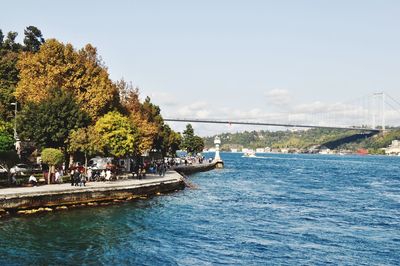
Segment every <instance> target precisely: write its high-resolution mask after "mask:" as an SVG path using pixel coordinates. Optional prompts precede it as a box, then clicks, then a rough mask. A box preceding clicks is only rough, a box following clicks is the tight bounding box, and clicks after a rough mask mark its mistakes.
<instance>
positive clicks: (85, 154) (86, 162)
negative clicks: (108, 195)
mask: <svg viewBox="0 0 400 266" xmlns="http://www.w3.org/2000/svg"><path fill="white" fill-rule="evenodd" d="M85 175H87V153H86V152H85Z"/></svg>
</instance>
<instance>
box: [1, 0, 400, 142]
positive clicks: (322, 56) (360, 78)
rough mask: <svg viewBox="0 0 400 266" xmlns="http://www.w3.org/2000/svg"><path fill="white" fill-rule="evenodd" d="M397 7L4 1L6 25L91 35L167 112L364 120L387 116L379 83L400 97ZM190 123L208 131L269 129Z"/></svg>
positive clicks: (49, 34)
mask: <svg viewBox="0 0 400 266" xmlns="http://www.w3.org/2000/svg"><path fill="white" fill-rule="evenodd" d="M398 14H400V1H389V0H379V1H378V0H375V1H372V0H358V1H357V0H353V1H351V0H345V1H341V0H336V1H328V0H320V1H315V0H313V1H312V0H309V1H306V0H292V1H289V0H280V1H267V0H264V1H255V0H254V1H251V0H248V1H245V0H242V1H236V0H230V1H228V0H226V1H224V0H214V1H209V0H201V1H200V0H199V1H191V0H186V1H184V0H182V1H176V0H170V1H152V0H147V1H132V0H131V1H100V0H97V1H93V0H86V1H77V0H69V1H48V0H46V1H45V0H38V1H23V0H20V1H6V2H4V3H2V4H1V9H0V29H2V30H3V32H8V31H11V30H12V31H17V32H19V34H20V36H19V37H20V38H19V41H22V38H23V37H22V36H23V30H24V28H25V27H27V26H30V25H34V26H36V27H38V28H39V29H40V30H41V31H42V33H43V36H44V37H45V38H56V39H58V40H60V41H62V42H65V43H67V42H68V43H72V44H73V45H74V46H75V47H76V48H77V49H79V48H81V47H83V46H84V45H85V44H87V43H91V44H93V45H94V46H96V47H97V48H98V52H99V54H100V55H101V57H102V59H103V61H104V62H105V64H106V65H107V67H108V68H109V73H110V77H111V79H113V80H119V79H121V78H124V79H125V80H126V81H131V82H132V84H133V85H134V86H137V87H139V89H140V92H141V95H142V97H145V96H147V95H148V96H150V97H151V99H152V101H153V102H154V103H155V104H157V105H159V106H160V108H161V110H162V114H163V116H164V117H169V118H204V119H205V118H207V119H226V120H236V121H237V120H242V121H260V122H288V121H289V122H298V123H307V122H308V123H310V121H311V122H312V123H318V124H329V123H339V124H340V123H347V124H349V123H352V124H356V123H363V122H362V121H363V120H362V119H364V118H365V120H368V121H372V120H373V119H372V117H373V116H372V113H373V112H372V111H371V106H375V108H374V109H376V110H377V111H376V112H375V113H376V114H375V117H376V121H377V123H379V121H378V120H379V119H381V116H380V115H379V112H380V114H382V111H381V109H380V107H379V99H377V97H375V98H373V97H372V96H371V95H372V94H373V93H374V92H381V91H384V92H386V93H387V94H388V95H390V96H391V97H393V98H394V99H395V100H396V101H397V102H400V75H399V70H400V34H399V33H400V32H399V31H400V30H399V29H400V16H399V15H398ZM374 99H375V100H374ZM386 99H387V100H388V101H390V98H388V97H386ZM396 101H393V100H392V101H391V106H387V107H386V112H385V114H386V121H387V122H388V123H389V124H392V125H400V111H398V110H400V104H398V103H396ZM367 107H369V109H368V110H369V111H367ZM372 109H373V108H372ZM310 119H311V120H310ZM338 121H339V122H338ZM371 123H372V122H371ZM171 126H172V127H173V128H174V129H176V130H178V131H180V130H182V129H183V128H184V126H185V125H184V124H180V123H171ZM193 126H194V128H195V130H196V131H197V132H198V133H199V134H200V135H203V136H206V135H212V134H216V133H220V132H235V131H241V130H254V129H256V130H257V129H260V130H261V129H266V128H254V127H248V126H247V127H243V126H230V125H205V124H193Z"/></svg>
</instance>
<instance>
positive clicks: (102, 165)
mask: <svg viewBox="0 0 400 266" xmlns="http://www.w3.org/2000/svg"><path fill="white" fill-rule="evenodd" d="M116 165H117V161H116V160H115V159H114V158H113V157H95V158H92V159H90V160H89V162H88V168H90V169H92V170H105V169H107V168H111V169H114V168H116Z"/></svg>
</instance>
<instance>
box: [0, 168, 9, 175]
mask: <svg viewBox="0 0 400 266" xmlns="http://www.w3.org/2000/svg"><path fill="white" fill-rule="evenodd" d="M0 176H1V177H5V176H8V170H7V168H5V167H4V166H2V165H0Z"/></svg>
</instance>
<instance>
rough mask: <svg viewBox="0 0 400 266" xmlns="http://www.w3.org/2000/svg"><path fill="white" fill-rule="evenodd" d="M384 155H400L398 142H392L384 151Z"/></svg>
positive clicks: (399, 142)
mask: <svg viewBox="0 0 400 266" xmlns="http://www.w3.org/2000/svg"><path fill="white" fill-rule="evenodd" d="M385 153H386V154H400V140H393V141H392V144H390V145H389V147H387V148H386V149H385Z"/></svg>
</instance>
